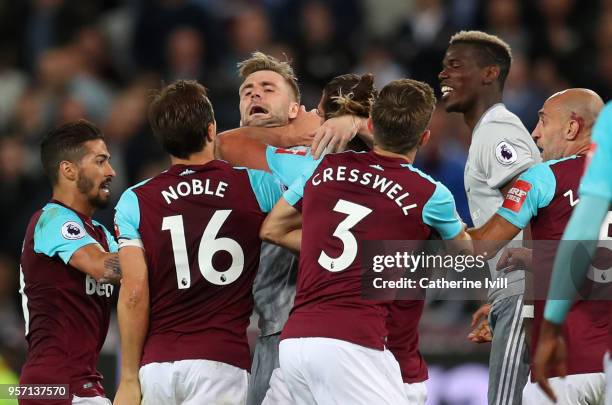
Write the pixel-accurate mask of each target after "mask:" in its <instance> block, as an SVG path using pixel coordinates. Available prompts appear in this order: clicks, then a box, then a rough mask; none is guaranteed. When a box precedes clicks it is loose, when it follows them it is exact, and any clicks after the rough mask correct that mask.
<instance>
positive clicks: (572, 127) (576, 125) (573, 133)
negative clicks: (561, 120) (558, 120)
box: [565, 120, 580, 141]
mask: <svg viewBox="0 0 612 405" xmlns="http://www.w3.org/2000/svg"><path fill="white" fill-rule="evenodd" d="M579 132H580V122H578V121H577V120H570V121H569V123H568V126H567V130H566V131H565V139H567V140H568V141H573V140H575V139H576V138H577V137H578V133H579Z"/></svg>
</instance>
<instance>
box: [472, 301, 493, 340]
mask: <svg viewBox="0 0 612 405" xmlns="http://www.w3.org/2000/svg"><path fill="white" fill-rule="evenodd" d="M490 311H491V305H490V304H484V305H483V306H481V307H480V308H478V309H477V310H476V312H474V314H473V315H472V323H471V326H472V331H471V332H470V333H469V334H468V336H467V337H468V339H469V340H470V341H471V342H474V343H488V342H490V341H491V340H493V334H492V333H491V328H490V326H489V321H488V320H487V317H488V316H489V312H490ZM481 318H482V319H481Z"/></svg>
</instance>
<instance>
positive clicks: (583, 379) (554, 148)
mask: <svg viewBox="0 0 612 405" xmlns="http://www.w3.org/2000/svg"><path fill="white" fill-rule="evenodd" d="M602 106H603V102H602V100H601V98H600V97H599V96H598V95H597V94H595V93H594V92H592V91H590V90H587V89H568V90H565V91H562V92H559V93H557V94H554V95H553V96H551V97H550V98H549V99H548V100H546V102H545V103H544V106H543V107H542V109H541V110H540V119H539V121H538V125H537V127H536V129H535V130H534V131H533V137H534V139H535V140H536V141H537V143H538V146H539V147H540V148H541V149H542V157H543V159H544V161H545V162H544V163H539V164H536V165H534V166H532V167H531V168H529V169H528V170H527V171H525V172H524V173H523V174H521V175H520V176H519V178H518V180H517V181H516V182H515V183H514V184H513V187H512V188H511V189H510V191H509V192H508V194H507V196H506V199H505V200H504V204H503V205H502V207H501V208H500V209H499V210H498V211H497V213H496V214H494V215H493V217H491V219H490V220H489V221H487V223H486V224H485V225H483V226H482V227H480V228H477V229H472V230H468V232H469V233H470V234H471V235H472V238H473V239H474V240H477V239H483V240H488V241H491V242H488V243H486V244H487V247H486V250H487V251H489V252H490V251H491V249H493V250H495V251H496V250H497V249H498V248H500V247H501V246H500V245H502V244H505V243H506V242H507V241H509V240H511V239H512V238H514V237H515V236H516V235H517V234H518V233H519V232H520V231H521V229H523V228H525V227H526V226H527V225H528V224H531V232H532V235H533V238H534V240H535V241H536V242H535V245H534V250H533V258H532V260H528V261H532V264H531V265H529V266H528V267H530V268H531V269H532V271H533V272H534V279H535V280H537V281H536V282H535V283H534V284H535V286H536V288H537V290H538V291H540V290H541V289H542V288H546V287H547V286H548V284H547V282H548V277H549V276H550V273H551V271H552V264H553V259H554V255H555V251H556V246H554V245H551V244H547V243H545V242H542V241H553V240H560V239H561V235H562V234H563V230H564V229H565V226H566V224H567V222H568V220H569V218H570V215H571V213H572V210H573V209H574V206H575V205H576V199H577V195H578V183H579V181H580V176H581V173H582V168H583V167H584V163H585V158H586V153H587V152H588V150H589V144H590V140H591V128H592V126H593V123H594V121H595V118H596V117H597V114H598V113H599V111H600V110H601V108H602ZM493 243H494V244H496V245H497V246H495V247H492V246H491V244H493ZM475 245H476V247H477V248H476V250H477V251H478V250H479V249H480V247H479V246H478V243H476V242H475ZM522 250H526V249H525V248H522V249H521V248H519V249H509V253H508V252H507V253H505V254H504V255H503V257H502V259H501V260H500V266H506V264H507V262H508V261H507V260H506V258H508V257H512V258H513V259H515V260H514V261H513V262H517V260H516V257H517V256H518V257H520V255H517V254H516V253H517V252H520V251H522ZM529 252H530V251H529ZM526 256H527V257H531V254H528V255H526ZM518 261H520V260H518ZM502 262H503V263H502ZM498 267H499V266H498ZM535 298H536V301H535V305H534V314H533V316H532V317H533V330H532V331H531V342H530V344H529V345H528V346H529V349H530V351H531V354H532V355H533V354H535V347H536V345H537V342H538V336H539V327H540V325H541V323H542V316H543V311H544V305H543V301H542V300H539V299H538V298H539V297H538V296H537V293H536V297H535ZM607 330H608V313H607V307H606V306H605V305H602V303H601V302H589V301H579V302H577V303H576V304H575V305H574V306H573V307H572V309H571V311H570V315H569V317H568V321H567V327H566V328H564V330H563V332H564V336H565V337H566V339H567V342H568V348H569V349H570V356H569V358H568V374H569V375H568V376H567V378H559V374H558V373H557V371H556V370H550V371H549V373H548V374H547V375H548V376H549V377H554V378H552V379H551V382H552V383H553V384H554V387H555V390H556V391H557V393H558V394H559V399H560V403H562V404H568V405H571V404H575V403H580V402H581V401H586V403H589V404H590V403H593V404H597V403H600V402H601V398H603V394H604V376H603V367H602V362H601V358H602V357H603V354H604V353H605V350H606V343H607V342H606V335H607ZM520 388H521V387H515V388H514V389H515V390H516V389H520ZM522 403H523V404H524V405H531V404H533V405H543V404H547V403H550V401H549V400H548V399H547V398H546V397H545V396H544V393H543V392H542V391H541V390H540V389H539V388H537V386H536V384H527V385H526V386H525V389H524V390H523V399H522Z"/></svg>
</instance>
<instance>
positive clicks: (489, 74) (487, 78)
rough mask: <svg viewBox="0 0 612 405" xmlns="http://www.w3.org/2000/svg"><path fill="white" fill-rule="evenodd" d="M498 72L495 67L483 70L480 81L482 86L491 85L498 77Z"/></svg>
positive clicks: (497, 67)
mask: <svg viewBox="0 0 612 405" xmlns="http://www.w3.org/2000/svg"><path fill="white" fill-rule="evenodd" d="M499 74H500V70H499V66H497V65H489V66H487V67H485V68H484V71H483V77H482V81H483V83H484V84H491V83H493V82H495V81H496V80H497V78H498V77H499Z"/></svg>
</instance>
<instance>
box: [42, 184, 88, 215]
mask: <svg viewBox="0 0 612 405" xmlns="http://www.w3.org/2000/svg"><path fill="white" fill-rule="evenodd" d="M51 198H52V199H54V200H56V201H59V202H61V203H62V204H64V205H65V206H66V207H68V208H70V209H71V210H73V211H76V212H78V213H80V214H82V215H85V216H87V217H90V218H91V217H92V216H93V213H94V211H95V208H94V207H93V206H92V205H91V204H90V203H89V200H88V199H87V197H86V196H85V195H83V194H82V193H80V192H79V191H78V190H66V189H65V188H64V187H61V186H56V187H53V195H52V196H51Z"/></svg>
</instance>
